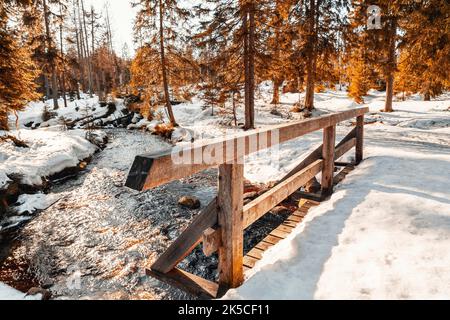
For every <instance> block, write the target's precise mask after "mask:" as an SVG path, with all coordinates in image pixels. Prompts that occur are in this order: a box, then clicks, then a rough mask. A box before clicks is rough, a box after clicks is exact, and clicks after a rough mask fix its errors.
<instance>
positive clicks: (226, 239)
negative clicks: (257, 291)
mask: <svg viewBox="0 0 450 320" xmlns="http://www.w3.org/2000/svg"><path fill="white" fill-rule="evenodd" d="M243 190H244V165H243V164H222V165H220V166H219V190H218V196H217V204H218V209H219V212H218V218H219V226H220V230H221V235H222V237H221V238H222V242H221V246H220V247H219V285H220V287H221V288H226V289H230V288H237V287H239V286H240V285H241V284H242V283H243V281H244V273H243V268H242V266H243V258H244V229H243V219H242V218H243V217H242V209H243V203H244V199H243Z"/></svg>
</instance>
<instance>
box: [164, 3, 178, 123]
mask: <svg viewBox="0 0 450 320" xmlns="http://www.w3.org/2000/svg"><path fill="white" fill-rule="evenodd" d="M163 18H164V12H163V3H162V0H159V43H160V50H161V52H160V54H161V69H162V77H163V86H164V99H165V103H166V109H167V113H168V114H169V120H170V123H171V124H172V125H173V126H174V127H176V126H178V124H177V122H176V120H175V116H174V114H173V110H172V104H171V103H170V94H169V80H168V79H167V66H166V53H165V48H164V25H163Z"/></svg>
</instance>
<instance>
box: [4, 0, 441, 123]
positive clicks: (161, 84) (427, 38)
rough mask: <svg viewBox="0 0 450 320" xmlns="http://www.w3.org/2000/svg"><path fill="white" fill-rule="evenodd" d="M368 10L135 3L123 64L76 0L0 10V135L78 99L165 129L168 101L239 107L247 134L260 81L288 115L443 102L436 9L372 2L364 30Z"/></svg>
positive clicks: (103, 29) (336, 5) (102, 26)
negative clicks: (125, 105)
mask: <svg viewBox="0 0 450 320" xmlns="http://www.w3.org/2000/svg"><path fill="white" fill-rule="evenodd" d="M372 2H373V1H372ZM372 2H370V1H289V0H287V1H257V2H255V1H253V2H252V1H204V2H202V3H200V4H196V5H194V4H192V5H191V7H189V2H188V3H186V1H136V2H134V3H133V6H136V7H137V8H138V9H139V11H138V14H137V16H136V20H135V25H134V31H135V34H134V35H133V36H134V39H135V43H136V55H135V56H134V57H131V56H130V50H129V48H127V46H124V47H123V49H122V51H121V52H116V51H115V50H114V48H113V38H112V32H111V25H110V21H109V15H108V10H107V9H105V10H104V12H97V11H95V10H94V8H93V7H90V8H88V7H87V6H85V5H84V2H83V1H82V0H77V1H51V0H46V1H44V0H42V1H25V0H24V1H8V0H6V1H3V3H2V14H1V32H2V37H1V42H2V43H1V50H2V52H1V56H2V66H1V71H2V72H1V87H0V89H1V92H0V97H1V99H2V100H1V106H2V110H1V114H0V119H1V122H0V123H1V128H2V129H6V128H7V126H8V121H7V119H8V115H9V114H11V113H12V114H14V113H15V112H17V111H18V110H22V109H23V108H24V107H25V106H26V104H27V103H28V102H30V101H33V100H36V99H52V100H53V104H52V106H51V108H52V109H57V108H59V107H66V106H67V99H79V98H80V92H84V93H88V94H89V95H91V96H92V95H93V94H96V95H98V96H99V97H102V98H103V99H105V97H106V96H107V95H109V94H112V95H115V96H117V95H127V94H128V95H129V94H133V95H136V96H137V97H138V100H137V101H138V103H139V106H138V108H139V110H143V111H142V112H144V113H145V114H146V115H147V117H152V116H153V115H152V114H153V113H154V111H155V110H156V109H157V107H158V106H161V105H162V106H164V107H165V109H166V112H167V114H168V118H169V121H170V123H171V124H172V125H176V119H175V117H174V115H173V111H172V101H185V100H189V98H190V97H192V95H193V94H194V92H195V93H197V92H200V93H201V95H202V97H203V98H204V100H205V104H207V105H209V106H211V107H213V108H214V107H215V108H217V110H218V112H223V113H233V112H234V111H233V108H237V107H239V106H243V107H244V108H245V124H244V128H245V129H247V130H248V129H251V128H254V127H255V121H254V109H255V97H254V96H255V90H256V88H257V86H258V84H259V83H261V82H264V81H270V82H272V83H273V88H274V90H273V98H272V101H271V103H272V104H273V105H277V104H279V101H280V91H282V92H292V93H297V92H305V97H304V99H303V100H302V101H299V103H298V105H296V106H295V108H294V111H295V112H305V113H306V114H308V112H309V111H311V110H312V109H314V94H315V93H316V92H321V91H323V90H325V89H326V88H332V87H334V85H335V84H336V83H338V84H339V85H340V86H348V95H349V96H350V97H351V98H353V99H354V100H355V101H356V102H357V103H362V102H363V97H364V96H365V95H366V94H367V92H368V90H369V89H371V88H377V89H379V90H382V91H386V103H385V107H384V111H385V112H390V111H392V100H393V97H394V95H395V94H398V93H401V94H402V95H404V96H408V95H411V94H413V93H420V94H421V95H422V96H423V98H424V100H426V101H429V100H430V99H431V98H432V97H436V96H439V95H440V94H442V93H443V92H444V91H445V90H446V89H448V86H449V79H448V70H449V59H448V57H449V55H450V49H449V41H448V34H449V32H448V31H449V30H448V14H449V12H448V10H449V6H448V4H447V3H446V1H425V2H424V4H425V5H424V4H422V3H421V1H407V0H402V1H377V2H376V5H377V6H379V8H380V10H381V15H380V17H379V19H380V20H381V21H382V23H383V28H381V27H380V28H378V29H377V28H373V29H372V28H371V29H368V28H366V27H367V25H368V24H369V23H374V21H370V19H372V18H371V17H370V16H368V9H369V7H370V5H374V3H372ZM375 13H376V12H375ZM369 14H370V12H369ZM373 19H377V18H376V17H375V16H374V18H373ZM375 22H376V21H375ZM380 23H381V22H380ZM130 36H131V35H130ZM60 97H62V98H63V101H64V103H63V104H62V105H61V106H60V103H59V102H58V99H59V98H60ZM229 105H231V107H230V106H229Z"/></svg>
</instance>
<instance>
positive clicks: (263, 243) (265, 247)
mask: <svg viewBox="0 0 450 320" xmlns="http://www.w3.org/2000/svg"><path fill="white" fill-rule="evenodd" d="M272 247H273V244H272V243H269V242H266V241H265V239H264V240H263V241H261V242H260V243H258V244H257V245H256V246H255V248H258V249H260V250H262V251H267V250H269V249H270V248H272Z"/></svg>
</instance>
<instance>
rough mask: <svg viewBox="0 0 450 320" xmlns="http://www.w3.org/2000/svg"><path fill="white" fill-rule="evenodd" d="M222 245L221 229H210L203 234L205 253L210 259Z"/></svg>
mask: <svg viewBox="0 0 450 320" xmlns="http://www.w3.org/2000/svg"><path fill="white" fill-rule="evenodd" d="M221 245H222V238H221V231H220V228H208V229H206V230H205V232H203V253H204V254H205V256H207V257H210V256H212V255H213V253H215V252H217V250H219V247H220V246H221Z"/></svg>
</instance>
